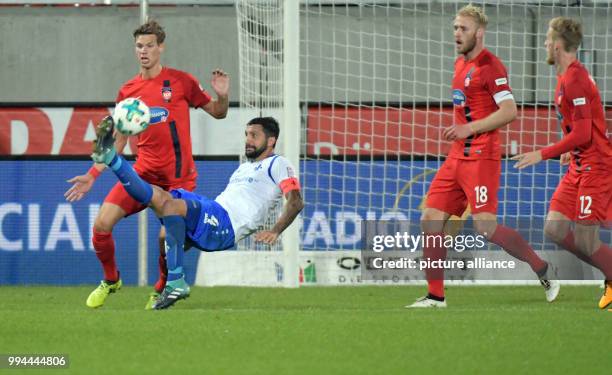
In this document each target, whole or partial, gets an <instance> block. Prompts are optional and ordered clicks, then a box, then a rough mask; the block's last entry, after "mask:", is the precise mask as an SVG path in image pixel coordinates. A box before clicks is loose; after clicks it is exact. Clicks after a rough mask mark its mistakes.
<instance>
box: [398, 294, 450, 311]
mask: <svg viewBox="0 0 612 375" xmlns="http://www.w3.org/2000/svg"><path fill="white" fill-rule="evenodd" d="M404 307H406V308H407V309H414V308H428V307H429V308H432V307H433V308H436V307H446V301H437V300H435V299H432V298H429V297H428V296H424V297H420V298H417V300H416V302H414V303H413V304H412V305H406V306H404Z"/></svg>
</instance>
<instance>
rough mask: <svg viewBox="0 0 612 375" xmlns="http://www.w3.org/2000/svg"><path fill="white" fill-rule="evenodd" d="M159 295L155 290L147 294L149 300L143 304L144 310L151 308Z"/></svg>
mask: <svg viewBox="0 0 612 375" xmlns="http://www.w3.org/2000/svg"><path fill="white" fill-rule="evenodd" d="M159 296H160V294H159V293H157V292H152V293H151V294H149V300H148V301H147V304H146V305H145V310H153V306H155V302H157V299H158V298H159Z"/></svg>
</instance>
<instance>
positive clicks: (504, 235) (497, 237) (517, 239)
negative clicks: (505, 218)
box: [489, 225, 547, 275]
mask: <svg viewBox="0 0 612 375" xmlns="http://www.w3.org/2000/svg"><path fill="white" fill-rule="evenodd" d="M489 240H490V241H491V242H493V243H494V244H496V245H498V246H500V247H501V248H503V249H504V250H506V252H507V253H508V254H510V255H512V256H513V257H515V258H516V259H519V260H522V261H523V262H527V263H529V266H530V267H531V269H532V270H533V272H535V273H536V274H538V275H540V274H541V273H542V272H543V271H544V270H546V266H547V265H546V262H544V261H543V260H542V259H541V258H540V257H539V256H538V255H537V254H536V253H535V251H533V249H532V248H531V246H529V244H528V243H527V241H525V239H524V238H523V237H522V236H521V235H520V234H519V233H518V232H517V231H515V230H514V229H511V228H508V227H505V226H503V225H497V228H496V229H495V233H493V235H492V236H491V238H490V239H489Z"/></svg>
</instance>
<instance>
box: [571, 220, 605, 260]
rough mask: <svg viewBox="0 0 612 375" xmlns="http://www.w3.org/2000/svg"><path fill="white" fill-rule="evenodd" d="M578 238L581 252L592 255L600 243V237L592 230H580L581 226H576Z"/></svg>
mask: <svg viewBox="0 0 612 375" xmlns="http://www.w3.org/2000/svg"><path fill="white" fill-rule="evenodd" d="M574 235H575V238H576V247H577V248H578V250H580V252H582V253H583V254H586V255H589V256H590V255H592V254H593V253H594V252H595V251H596V250H597V247H598V245H599V238H598V236H597V235H594V234H593V232H591V231H588V230H586V231H584V230H580V228H578V227H577V228H576V231H575V233H574Z"/></svg>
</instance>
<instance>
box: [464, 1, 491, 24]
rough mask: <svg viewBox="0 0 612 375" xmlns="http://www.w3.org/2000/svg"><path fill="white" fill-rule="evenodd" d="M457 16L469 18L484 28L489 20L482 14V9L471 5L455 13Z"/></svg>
mask: <svg viewBox="0 0 612 375" xmlns="http://www.w3.org/2000/svg"><path fill="white" fill-rule="evenodd" d="M457 16H461V17H470V18H472V19H473V20H474V21H476V23H477V24H478V26H482V27H485V28H486V27H487V24H488V23H489V18H488V17H487V15H486V14H484V11H483V10H482V8H481V7H478V6H475V5H472V4H468V5H466V6H464V7H463V8H461V9H459V11H458V12H457Z"/></svg>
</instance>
